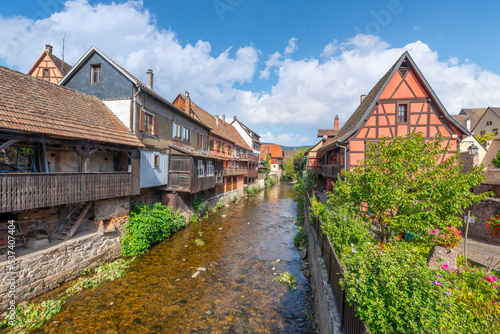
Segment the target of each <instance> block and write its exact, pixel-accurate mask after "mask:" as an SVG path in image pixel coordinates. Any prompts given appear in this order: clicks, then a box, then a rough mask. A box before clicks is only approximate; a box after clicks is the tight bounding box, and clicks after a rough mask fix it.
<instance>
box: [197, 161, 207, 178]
mask: <svg viewBox="0 0 500 334" xmlns="http://www.w3.org/2000/svg"><path fill="white" fill-rule="evenodd" d="M198 176H205V164H204V163H203V160H198Z"/></svg>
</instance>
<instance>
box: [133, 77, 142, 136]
mask: <svg viewBox="0 0 500 334" xmlns="http://www.w3.org/2000/svg"><path fill="white" fill-rule="evenodd" d="M136 87H137V88H138V90H137V93H135V94H134V99H133V103H134V108H133V109H134V114H133V115H132V133H133V134H134V135H135V121H136V117H137V116H136V114H137V104H136V98H137V95H138V94H139V93H140V92H141V86H139V85H136Z"/></svg>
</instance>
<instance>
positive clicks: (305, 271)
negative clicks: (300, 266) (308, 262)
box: [304, 270, 311, 278]
mask: <svg viewBox="0 0 500 334" xmlns="http://www.w3.org/2000/svg"><path fill="white" fill-rule="evenodd" d="M304 276H305V277H306V278H309V277H310V276H311V273H310V272H309V270H304Z"/></svg>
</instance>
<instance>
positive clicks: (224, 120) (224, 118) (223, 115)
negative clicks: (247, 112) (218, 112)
mask: <svg viewBox="0 0 500 334" xmlns="http://www.w3.org/2000/svg"><path fill="white" fill-rule="evenodd" d="M222 122H224V123H226V114H222Z"/></svg>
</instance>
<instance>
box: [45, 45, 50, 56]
mask: <svg viewBox="0 0 500 334" xmlns="http://www.w3.org/2000/svg"><path fill="white" fill-rule="evenodd" d="M45 51H46V52H47V53H50V54H52V45H49V44H46V45H45Z"/></svg>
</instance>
